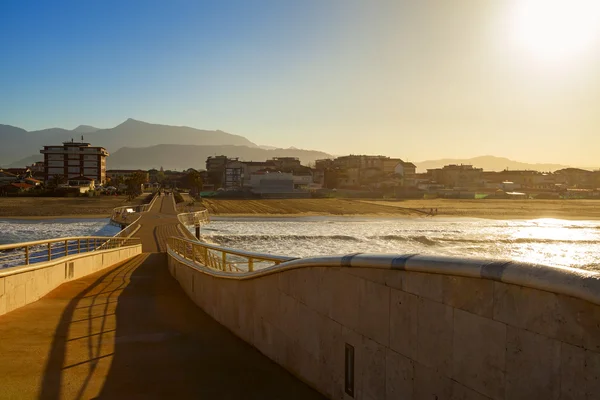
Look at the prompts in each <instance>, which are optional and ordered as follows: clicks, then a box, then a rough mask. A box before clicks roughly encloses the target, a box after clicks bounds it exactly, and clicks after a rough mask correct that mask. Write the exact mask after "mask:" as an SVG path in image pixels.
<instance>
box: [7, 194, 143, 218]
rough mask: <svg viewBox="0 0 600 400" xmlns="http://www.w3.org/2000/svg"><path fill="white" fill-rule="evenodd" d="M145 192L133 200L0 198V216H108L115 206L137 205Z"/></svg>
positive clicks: (111, 198)
mask: <svg viewBox="0 0 600 400" xmlns="http://www.w3.org/2000/svg"><path fill="white" fill-rule="evenodd" d="M144 199H145V195H142V196H140V197H138V198H136V199H134V200H133V201H127V196H99V197H0V218H3V219H10V218H16V219H47V218H56V217H60V218H108V217H110V215H111V214H112V210H113V208H115V207H120V206H125V205H138V204H142V203H143V202H144Z"/></svg>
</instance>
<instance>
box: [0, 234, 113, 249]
mask: <svg viewBox="0 0 600 400" xmlns="http://www.w3.org/2000/svg"><path fill="white" fill-rule="evenodd" d="M113 238H115V237H114V236H66V237H60V238H55V239H46V240H35V241H32V242H19V243H10V244H3V245H0V250H12V249H15V248H20V247H23V246H35V245H38V244H46V243H54V242H64V241H65V240H77V239H107V240H108V239H113Z"/></svg>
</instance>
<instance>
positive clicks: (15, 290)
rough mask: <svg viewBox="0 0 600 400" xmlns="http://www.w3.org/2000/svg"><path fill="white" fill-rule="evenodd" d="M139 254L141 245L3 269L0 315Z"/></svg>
mask: <svg viewBox="0 0 600 400" xmlns="http://www.w3.org/2000/svg"><path fill="white" fill-rule="evenodd" d="M141 252H142V245H141V244H140V245H134V246H127V247H121V248H116V249H109V250H102V251H94V252H89V253H80V254H77V255H73V256H69V257H62V258H58V259H56V260H52V261H49V262H45V263H36V264H33V265H30V266H23V267H15V268H7V269H3V270H1V271H0V315H2V314H6V313H7V312H9V311H13V310H15V309H17V308H19V307H23V306H24V305H27V304H29V303H32V302H34V301H36V300H38V299H40V298H41V297H43V296H44V295H46V294H47V293H49V292H50V291H52V290H54V289H55V288H57V287H58V286H60V285H61V284H63V283H65V282H69V281H71V280H74V279H78V278H81V277H84V276H86V275H89V274H91V273H93V272H96V271H99V270H101V269H104V268H107V267H110V266H113V265H115V264H117V263H120V262H123V261H126V260H128V259H130V258H132V257H135V256H136V255H138V254H141Z"/></svg>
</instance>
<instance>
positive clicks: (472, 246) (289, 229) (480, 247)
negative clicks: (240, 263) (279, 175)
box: [202, 217, 600, 269]
mask: <svg viewBox="0 0 600 400" xmlns="http://www.w3.org/2000/svg"><path fill="white" fill-rule="evenodd" d="M202 235H203V239H205V240H207V241H209V242H212V243H215V244H219V245H223V246H227V247H233V248H240V249H245V250H251V251H257V252H266V253H272V254H282V255H289V256H297V257H307V256H315V255H325V254H346V253H354V252H365V253H420V254H428V255H448V256H458V257H478V258H490V259H510V260H515V261H522V262H534V263H540V264H546V265H553V266H561V267H577V268H587V269H600V254H598V245H599V244H600V222H598V221H566V220H558V219H536V220H502V221H499V220H487V219H473V218H452V219H450V218H446V219H444V218H396V219H385V218H362V217H301V218H268V219H267V218H263V219H261V218H218V217H216V218H213V220H212V221H211V224H210V225H208V226H206V227H203V229H202Z"/></svg>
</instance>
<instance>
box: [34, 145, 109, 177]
mask: <svg viewBox="0 0 600 400" xmlns="http://www.w3.org/2000/svg"><path fill="white" fill-rule="evenodd" d="M40 153H42V154H43V155H44V180H45V181H49V180H51V179H52V178H53V177H54V176H56V175H61V176H64V177H65V178H66V179H72V178H77V177H86V178H89V179H93V180H94V181H95V182H96V183H98V184H104V183H105V182H106V157H108V151H106V149H105V148H104V147H92V145H91V144H90V143H85V142H83V141H82V142H74V141H73V140H71V141H70V142H64V143H63V144H62V145H53V146H44V150H40Z"/></svg>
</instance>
